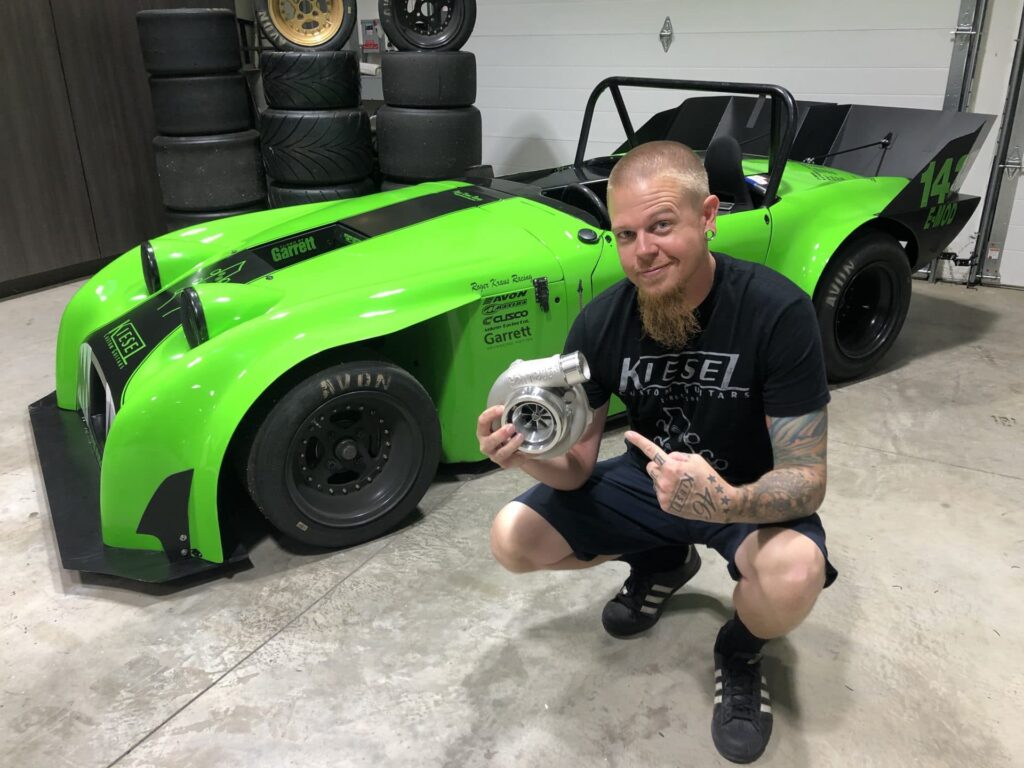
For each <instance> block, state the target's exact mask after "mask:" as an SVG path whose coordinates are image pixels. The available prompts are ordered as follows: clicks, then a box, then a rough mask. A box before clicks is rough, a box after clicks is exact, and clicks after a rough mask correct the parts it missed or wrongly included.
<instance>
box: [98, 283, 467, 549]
mask: <svg viewBox="0 0 1024 768" xmlns="http://www.w3.org/2000/svg"><path fill="white" fill-rule="evenodd" d="M245 288H246V286H228V285H219V284H203V285H199V286H197V290H198V292H199V294H200V297H201V300H202V302H203V305H204V306H206V305H209V306H211V307H214V306H216V305H217V299H219V298H225V297H229V298H231V297H232V294H234V293H238V292H239V289H241V290H242V291H244V290H245ZM345 298H346V297H344V296H339V297H337V299H338V303H339V304H343V303H345ZM348 298H349V299H351V298H352V297H348ZM476 301H479V296H478V295H477V294H474V293H472V292H471V291H468V290H467V291H463V292H460V293H457V294H454V293H453V294H448V295H446V296H443V297H442V296H430V295H429V293H428V292H426V291H424V293H423V296H422V300H416V301H406V302H404V303H403V304H402V305H401V306H398V305H395V306H394V307H393V311H385V310H384V309H381V310H370V311H366V310H364V311H363V312H362V313H361V315H363V316H362V317H360V321H361V322H360V323H358V324H357V323H353V322H339V324H338V326H337V327H335V326H330V327H324V325H323V323H319V324H318V323H316V322H312V321H311V318H313V317H315V316H316V315H317V314H318V313H320V314H321V315H322V313H323V312H324V308H323V307H321V306H317V304H316V303H312V304H309V305H304V306H302V307H300V308H298V309H297V310H295V311H290V312H278V311H276V310H275V308H274V307H270V308H269V309H267V310H266V311H265V313H264V314H263V315H261V317H260V318H258V319H257V320H256V321H249V322H242V323H239V324H238V325H236V326H234V327H223V328H221V329H220V331H219V332H218V333H216V335H213V336H211V338H210V339H209V340H208V341H206V342H204V343H202V344H199V345H198V346H197V347H195V348H194V349H192V348H189V345H188V342H187V341H186V340H185V337H184V333H183V332H182V331H181V330H180V329H179V330H178V331H175V332H174V333H172V334H171V335H170V336H168V337H167V338H166V339H165V340H163V342H161V343H160V344H159V346H158V347H157V349H155V350H154V351H153V353H152V355H151V357H152V360H150V361H147V362H146V364H144V365H143V366H142V367H141V368H140V369H139V370H138V371H137V372H136V374H135V375H134V376H133V377H132V378H131V380H130V381H129V383H128V385H127V387H126V389H125V396H124V403H123V405H122V407H121V410H120V411H119V412H118V414H117V416H116V418H115V420H114V422H113V424H112V426H111V429H110V432H109V434H108V436H107V441H106V446H105V450H104V460H103V462H102V465H101V478H100V498H101V509H102V510H104V515H105V516H104V519H103V538H104V542H105V543H107V544H108V545H109V546H114V547H124V548H128V549H159V548H160V545H159V541H158V540H157V539H156V538H155V537H154V536H152V535H149V534H141V533H139V532H138V529H139V523H140V520H141V518H142V515H143V514H144V512H145V510H146V509H147V507H148V506H149V504H150V502H151V500H152V499H153V497H154V494H155V493H156V492H157V489H158V488H159V487H160V486H161V484H162V483H163V482H164V481H165V480H166V479H167V478H168V477H170V476H172V475H175V474H179V473H182V472H186V471H189V470H192V472H193V474H192V477H191V488H190V490H189V494H188V505H187V530H184V529H183V530H182V535H187V536H188V540H189V542H190V548H191V549H192V550H194V551H197V552H199V553H200V555H199V556H201V557H203V558H204V559H206V560H211V561H213V562H221V561H222V560H223V558H224V552H223V548H222V542H221V531H220V521H219V519H218V514H217V508H218V505H217V498H218V497H217V494H218V483H219V478H220V471H221V466H222V464H223V462H224V460H225V457H226V455H227V451H228V447H229V445H230V443H231V439H232V437H233V436H234V434H235V432H236V430H237V428H238V427H239V425H240V424H241V423H242V421H243V419H244V418H245V416H246V414H247V413H248V412H249V409H250V408H251V407H252V406H253V405H254V404H255V403H256V401H257V400H258V399H259V398H260V397H262V396H263V394H264V393H265V392H267V391H268V390H269V389H270V388H271V387H272V386H273V385H274V384H275V383H276V382H278V381H279V380H281V379H282V378H283V377H285V376H287V375H288V374H289V373H290V372H291V371H293V370H295V369H296V367H298V366H300V365H301V364H302V363H304V362H306V361H308V360H310V359H313V358H316V357H318V356H321V355H323V354H324V353H329V352H330V351H332V350H340V349H341V348H343V347H345V346H347V345H350V344H353V343H357V342H365V341H367V340H368V339H373V338H375V337H379V336H385V335H388V334H393V333H395V332H397V331H400V330H402V329H403V328H406V327H408V326H410V325H414V324H416V323H420V322H422V321H423V320H425V319H428V318H433V317H436V316H439V315H444V314H445V313H448V312H451V311H453V310H456V309H458V308H460V307H462V306H465V305H466V304H470V303H473V302H476ZM229 303H230V302H225V303H224V304H225V305H226V304H229ZM350 303H354V302H350ZM270 326H272V330H268V327H270ZM341 329H346V331H347V332H343V331H342V330H341ZM356 329H358V333H357V332H356ZM257 348H258V349H259V352H260V353H259V354H258V355H254V354H253V350H254V349H257ZM339 362H340V360H339ZM372 383H373V384H374V385H375V386H381V387H384V388H386V387H387V384H388V382H387V381H386V380H380V379H377V380H373V382H372ZM110 510H120V512H118V513H112V512H110ZM170 514H177V513H173V512H172V513H170ZM181 516H182V517H184V511H182V512H181ZM183 522H184V521H183Z"/></svg>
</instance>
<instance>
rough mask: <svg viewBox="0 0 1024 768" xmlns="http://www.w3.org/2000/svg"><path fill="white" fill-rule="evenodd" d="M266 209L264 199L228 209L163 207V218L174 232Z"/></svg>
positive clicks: (169, 230) (168, 228)
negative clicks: (174, 209) (242, 206)
mask: <svg viewBox="0 0 1024 768" xmlns="http://www.w3.org/2000/svg"><path fill="white" fill-rule="evenodd" d="M265 210H267V204H266V202H265V201H261V202H259V203H255V204H254V205H247V206H245V207H244V208H232V209H231V210H228V211H172V210H171V209H170V208H166V209H164V218H165V219H166V221H167V231H168V232H175V231H177V230H179V229H185V228H186V227H194V226H197V225H200V224H209V223H210V222H212V221H218V220H220V219H226V218H227V217H228V216H241V215H242V214H243V213H255V212H256V211H265Z"/></svg>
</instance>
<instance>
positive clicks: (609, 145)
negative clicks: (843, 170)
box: [466, 0, 966, 191]
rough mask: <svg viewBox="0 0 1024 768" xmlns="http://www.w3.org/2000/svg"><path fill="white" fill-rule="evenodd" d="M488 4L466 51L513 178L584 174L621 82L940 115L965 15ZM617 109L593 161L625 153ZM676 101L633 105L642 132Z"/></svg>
mask: <svg viewBox="0 0 1024 768" xmlns="http://www.w3.org/2000/svg"><path fill="white" fill-rule="evenodd" d="M477 5H478V17H477V25H476V30H475V32H474V34H473V37H472V38H471V39H470V41H469V44H468V45H467V46H466V48H467V50H472V51H473V52H475V53H476V55H477V62H478V79H479V91H478V97H477V106H478V107H479V108H480V110H481V111H482V112H483V124H484V152H483V155H484V157H485V158H486V159H487V161H488V162H491V163H493V164H494V166H495V170H496V171H497V172H498V173H510V172H514V171H521V170H528V169H530V168H538V167H546V166H552V165H560V164H564V163H568V162H571V161H572V157H573V154H574V150H575V145H576V139H577V136H578V133H579V129H580V121H581V117H582V112H583V107H584V105H585V103H586V100H587V96H588V95H589V93H590V91H591V89H592V88H593V87H594V86H595V85H596V84H597V83H598V82H599V81H600V80H601V79H602V78H604V77H607V76H609V75H632V76H640V77H674V78H687V79H708V80H736V81H742V82H771V83H777V84H779V85H784V86H786V87H788V88H789V89H790V90H791V91H793V93H794V95H795V96H796V97H797V98H798V99H800V98H804V99H814V100H829V101H841V102H852V103H865V104H883V105H891V106H908V107H927V108H936V109H937V108H941V107H942V101H943V95H944V93H945V87H946V79H947V73H948V71H949V62H950V54H951V51H952V45H953V42H952V37H951V35H950V30H951V29H952V28H953V26H955V21H956V17H957V11H958V9H959V6H960V2H959V0H905V1H904V2H893V1H892V0H861V2H857V3H822V2H820V0H789V1H788V2H785V3H751V2H749V0H718V2H715V3H686V4H685V5H684V4H680V3H676V2H631V3H621V2H609V1H608V0H555V1H554V2H552V1H550V0H546V1H545V2H538V1H536V0H487V1H486V2H478V4H477ZM666 16H670V17H671V19H672V25H673V28H674V35H675V37H674V40H673V42H672V45H671V48H670V49H669V51H668V52H667V53H666V52H665V51H663V50H662V45H661V42H660V40H659V37H658V33H659V31H660V30H661V28H662V24H663V23H664V21H665V17H666ZM605 99H606V101H604V102H603V103H602V104H600V105H599V110H600V112H599V114H598V115H597V116H596V117H595V124H594V129H593V131H592V134H591V136H592V140H591V145H590V147H591V148H590V150H589V152H588V154H590V155H596V154H601V153H606V152H608V151H611V150H612V149H614V147H616V146H617V145H618V144H619V143H621V140H622V131H621V128H619V127H618V120H617V118H616V117H615V114H614V107H613V106H612V104H611V101H610V99H609V98H608V97H607V96H606V97H605ZM670 99H671V96H669V95H668V94H651V95H647V94H644V95H643V96H639V95H637V94H632V95H630V94H627V103H628V104H629V107H630V111H631V113H633V114H634V117H636V118H639V119H637V120H636V123H637V124H639V123H640V122H642V120H643V119H646V118H647V117H649V116H650V115H651V114H653V113H654V112H656V111H659V110H661V109H664V108H666V107H667V106H669V105H670V104H669V102H668V100H670ZM676 99H678V97H676ZM675 103H678V101H676V102H675ZM965 191H966V190H965Z"/></svg>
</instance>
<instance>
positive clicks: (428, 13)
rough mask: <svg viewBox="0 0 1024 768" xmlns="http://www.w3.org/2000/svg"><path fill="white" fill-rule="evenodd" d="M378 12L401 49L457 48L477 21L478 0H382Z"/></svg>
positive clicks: (394, 42)
mask: <svg viewBox="0 0 1024 768" xmlns="http://www.w3.org/2000/svg"><path fill="white" fill-rule="evenodd" d="M378 11H379V12H380V24H381V26H382V27H383V28H384V32H385V34H386V35H387V36H388V40H390V41H391V43H392V45H394V46H395V48H397V49H398V50H400V51H457V50H459V49H460V48H461V47H462V46H463V45H465V44H466V41H467V40H469V36H470V35H471V34H472V33H473V26H474V25H475V24H476V0H379V3H378Z"/></svg>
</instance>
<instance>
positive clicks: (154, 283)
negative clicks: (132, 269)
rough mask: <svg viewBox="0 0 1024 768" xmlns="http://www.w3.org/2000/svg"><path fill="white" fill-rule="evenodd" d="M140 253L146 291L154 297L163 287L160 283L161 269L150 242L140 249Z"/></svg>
mask: <svg viewBox="0 0 1024 768" xmlns="http://www.w3.org/2000/svg"><path fill="white" fill-rule="evenodd" d="M139 252H140V253H141V255H142V277H143V279H144V280H145V281H146V290H147V291H149V295H150V296H152V295H153V294H154V293H158V292H159V291H160V289H161V288H162V287H163V285H162V284H161V282H160V267H159V266H158V265H157V263H156V253H155V252H154V251H153V246H152V245H150V243H149V241H148V240H147V241H146V242H144V243H143V244H142V245H141V246H140V247H139Z"/></svg>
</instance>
